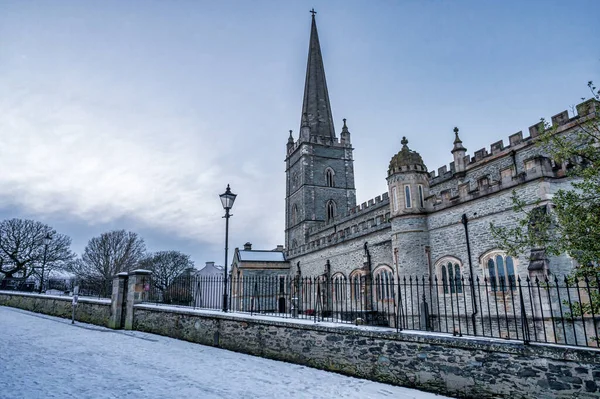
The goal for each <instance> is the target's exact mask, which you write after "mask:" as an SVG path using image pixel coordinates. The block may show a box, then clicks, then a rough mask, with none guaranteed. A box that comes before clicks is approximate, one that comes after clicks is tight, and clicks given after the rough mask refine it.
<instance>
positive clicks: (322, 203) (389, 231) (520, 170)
mask: <svg viewBox="0 0 600 399" xmlns="http://www.w3.org/2000/svg"><path fill="white" fill-rule="evenodd" d="M595 106H596V105H595V103H594V100H589V101H586V102H584V103H582V104H579V105H578V106H577V113H578V116H577V117H574V118H569V114H568V112H567V111H563V112H561V113H559V114H557V115H555V116H553V117H552V124H553V125H555V126H557V127H558V130H559V131H560V132H568V131H569V130H572V129H574V128H575V127H576V126H577V123H578V122H577V121H581V120H582V119H581V118H586V117H588V116H589V115H591V114H592V113H593V107H595ZM543 129H544V126H543V124H541V123H537V124H534V125H533V126H531V127H530V128H529V132H528V133H529V135H528V136H525V137H524V135H523V133H522V132H518V133H515V134H512V135H511V136H509V137H508V141H507V142H506V143H505V142H504V141H503V140H498V141H496V142H494V143H491V145H490V147H489V149H488V148H482V149H479V150H477V151H475V152H474V153H473V155H469V154H468V153H467V148H465V144H466V145H468V143H463V142H462V141H461V139H460V135H459V130H458V129H457V128H455V129H454V132H453V133H452V132H449V136H450V135H452V136H451V137H452V138H453V139H454V143H453V146H452V147H450V148H448V153H449V160H451V161H452V162H450V163H449V165H444V166H441V167H439V168H437V170H429V169H428V168H427V166H426V165H425V164H424V162H423V159H422V158H421V156H420V155H419V153H418V152H417V149H411V148H410V141H409V139H410V137H403V138H402V139H401V140H399V142H398V147H399V148H398V153H397V154H396V155H394V156H393V157H392V159H391V160H390V163H389V167H388V170H387V184H388V191H387V192H385V193H383V194H381V195H377V196H375V197H374V198H373V199H371V200H369V201H367V202H363V203H362V204H357V203H356V188H355V184H354V166H353V157H352V151H353V148H352V140H351V133H350V128H349V127H348V126H347V124H346V120H345V119H344V120H343V124H342V129H341V131H340V132H339V133H338V132H336V130H335V128H334V121H333V118H332V112H331V104H330V101H329V94H328V90H327V81H326V79H325V68H324V65H323V57H322V54H321V48H320V44H319V36H318V33H317V25H316V21H315V15H314V13H313V16H312V25H311V32H310V44H309V52H308V62H307V70H306V81H305V86H304V98H303V102H302V114H301V125H300V130H299V135H298V137H294V135H293V133H292V131H290V135H289V138H288V141H287V146H286V158H285V162H286V172H285V173H286V201H285V207H286V212H285V215H286V222H285V255H286V259H287V261H288V262H289V267H290V269H289V272H290V274H292V275H303V276H317V275H324V274H325V275H327V277H328V278H331V279H332V281H342V282H345V281H352V279H354V278H357V277H360V278H363V277H365V276H369V277H371V278H383V277H385V278H388V277H390V278H391V277H393V276H409V275H411V276H426V277H432V276H437V277H438V278H439V279H446V278H449V279H450V280H452V278H457V277H459V276H476V277H479V278H484V277H485V278H486V279H487V280H488V281H489V282H490V284H492V285H493V284H498V282H502V281H501V280H503V281H514V279H515V276H533V275H536V276H546V275H548V274H549V273H552V274H556V275H562V274H566V273H568V272H569V271H570V270H571V269H572V267H573V261H572V259H570V258H569V257H567V256H566V255H564V256H560V257H549V256H547V254H546V253H545V251H544V250H543V249H532V250H531V251H530V252H529V253H526V254H522V255H519V256H518V257H512V256H509V255H508V254H506V253H505V252H504V251H502V250H501V249H500V248H499V247H498V244H497V243H496V242H495V240H494V239H493V237H492V235H491V233H490V223H493V224H495V225H499V226H511V224H512V225H514V223H516V221H517V220H518V217H519V215H516V214H515V213H514V211H513V209H512V206H513V204H512V200H511V197H512V193H513V191H514V192H516V194H517V195H518V196H519V197H520V198H522V199H524V200H526V201H527V202H528V203H530V204H534V203H537V206H542V207H544V206H548V204H549V203H550V200H551V198H552V195H553V193H554V192H556V190H558V189H560V188H568V187H569V185H570V184H571V183H570V178H569V177H567V175H566V173H565V172H566V169H565V166H564V165H557V164H556V163H554V162H553V161H552V160H551V159H550V158H548V157H546V156H545V155H544V154H543V153H542V150H541V148H540V147H539V146H537V145H536V144H535V143H536V137H537V136H538V135H539V134H540V132H542V131H543ZM355 134H360V133H359V132H356V133H355ZM338 135H339V136H338ZM449 142H451V139H450V140H449ZM450 154H451V157H452V158H450ZM384 173H385V171H383V170H382V171H381V174H382V177H383V174H384ZM378 276H379V277H378Z"/></svg>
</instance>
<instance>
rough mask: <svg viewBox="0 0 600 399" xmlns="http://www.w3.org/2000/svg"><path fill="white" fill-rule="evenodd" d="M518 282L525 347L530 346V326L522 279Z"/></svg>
mask: <svg viewBox="0 0 600 399" xmlns="http://www.w3.org/2000/svg"><path fill="white" fill-rule="evenodd" d="M517 282H518V284H519V302H521V324H522V327H523V343H524V344H525V345H528V344H529V340H530V338H531V337H530V336H529V324H528V322H527V313H526V310H525V301H524V300H523V290H522V288H521V277H517ZM517 331H518V330H517Z"/></svg>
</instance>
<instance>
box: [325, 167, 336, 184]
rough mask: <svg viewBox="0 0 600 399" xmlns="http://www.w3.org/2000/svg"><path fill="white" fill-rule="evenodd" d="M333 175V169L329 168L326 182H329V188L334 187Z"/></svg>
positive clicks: (326, 172) (326, 173)
mask: <svg viewBox="0 0 600 399" xmlns="http://www.w3.org/2000/svg"><path fill="white" fill-rule="evenodd" d="M333 175H334V173H333V169H331V168H327V170H326V171H325V180H326V181H327V187H334V181H333Z"/></svg>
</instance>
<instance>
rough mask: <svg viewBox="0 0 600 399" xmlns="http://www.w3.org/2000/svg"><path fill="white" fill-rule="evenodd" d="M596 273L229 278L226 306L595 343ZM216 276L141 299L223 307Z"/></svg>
mask: <svg viewBox="0 0 600 399" xmlns="http://www.w3.org/2000/svg"><path fill="white" fill-rule="evenodd" d="M599 286H600V278H599V277H595V278H593V279H590V278H584V279H579V280H577V279H574V278H567V277H561V278H559V277H557V276H551V277H543V278H537V277H535V278H529V277H524V278H521V277H518V276H517V277H516V278H515V277H512V276H511V277H506V278H505V279H502V278H500V279H499V280H496V281H494V282H492V283H491V282H490V281H489V280H488V279H486V278H483V279H480V278H479V277H476V278H475V279H474V280H473V279H471V278H470V277H464V276H463V277H461V278H458V279H454V280H452V281H447V280H445V279H444V280H442V279H438V278H437V277H433V278H429V277H414V276H407V277H400V279H399V281H396V280H395V279H394V278H393V277H392V276H391V274H387V275H385V274H381V275H378V276H375V277H373V278H371V277H369V276H358V277H354V278H351V279H346V278H335V276H334V278H327V277H325V276H317V277H299V276H297V277H291V276H284V275H281V276H258V277H255V276H251V277H243V278H230V279H228V285H227V309H228V310H229V311H233V312H244V313H250V314H252V315H254V314H268V315H272V316H277V317H283V318H299V319H311V320H314V321H315V322H316V321H328V322H333V323H352V324H366V325H375V326H382V327H389V328H394V329H396V330H397V331H401V330H420V331H430V332H442V333H449V334H453V335H456V336H463V335H470V336H481V337H490V338H502V339H507V340H520V341H524V342H526V343H528V342H544V343H554V344H565V345H574V346H593V347H597V346H599V341H598V336H599V335H600V331H599V327H600V291H599V288H598V287H599ZM223 288H224V281H223V277H222V276H185V277H179V278H176V279H174V280H173V281H170V282H168V284H162V285H159V284H156V282H154V283H151V284H150V286H149V287H148V289H149V291H150V292H149V295H148V298H149V301H151V302H155V303H165V304H174V305H182V306H190V307H194V308H203V309H216V310H221V309H222V308H223Z"/></svg>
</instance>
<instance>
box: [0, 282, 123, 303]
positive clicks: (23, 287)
mask: <svg viewBox="0 0 600 399" xmlns="http://www.w3.org/2000/svg"><path fill="white" fill-rule="evenodd" d="M75 286H79V295H80V296H88V297H97V298H110V296H111V294H112V279H111V280H108V281H105V280H103V279H93V278H89V279H76V278H66V279H65V278H49V279H47V280H45V281H44V284H43V287H42V290H41V291H42V292H43V293H52V294H55V295H71V294H72V293H73V289H74V287H75ZM0 290H12V291H21V292H38V291H39V282H38V281H36V280H35V279H24V278H5V279H3V280H1V281H0Z"/></svg>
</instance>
